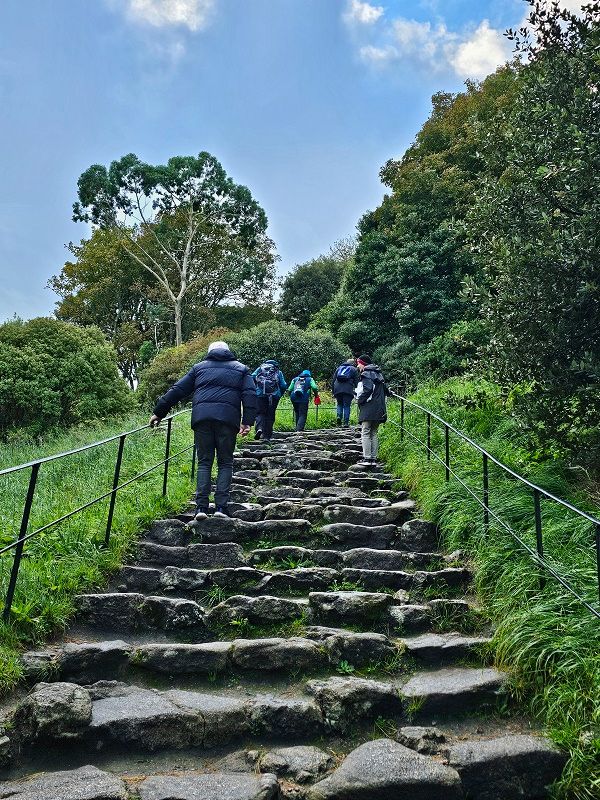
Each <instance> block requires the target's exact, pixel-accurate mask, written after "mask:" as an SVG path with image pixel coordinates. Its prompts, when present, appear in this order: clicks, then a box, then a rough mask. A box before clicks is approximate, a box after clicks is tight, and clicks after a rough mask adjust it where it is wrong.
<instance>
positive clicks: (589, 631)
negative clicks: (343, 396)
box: [382, 379, 600, 800]
mask: <svg viewBox="0 0 600 800" xmlns="http://www.w3.org/2000/svg"><path fill="white" fill-rule="evenodd" d="M411 399H413V400H415V401H416V402H418V403H420V404H422V405H424V406H425V407H427V408H429V409H431V410H432V411H435V412H437V413H438V414H440V416H442V417H443V418H444V419H446V420H448V421H449V422H451V423H452V424H453V425H454V426H455V427H457V428H458V429H459V430H461V431H463V432H464V433H466V434H467V435H469V436H471V438H473V439H474V440H475V441H476V442H478V444H480V445H481V446H483V447H484V448H485V449H487V450H488V451H489V452H490V453H492V454H493V455H494V456H496V457H497V458H498V459H499V460H501V461H503V462H504V463H505V464H507V465H508V466H510V467H512V468H513V469H514V470H515V471H516V472H518V473H520V474H522V475H523V476H524V477H526V478H529V479H530V480H531V481H532V482H534V483H536V484H538V485H540V486H542V487H543V488H545V489H547V490H549V491H550V492H552V493H553V494H556V495H557V496H559V497H562V498H564V499H567V500H570V501H571V502H573V503H574V504H575V505H576V506H579V507H581V508H584V509H587V510H590V511H592V513H593V512H594V509H593V508H591V507H590V501H589V497H586V496H585V495H584V494H583V493H582V492H581V491H578V489H577V487H576V484H575V482H574V480H573V474H572V473H570V472H569V470H568V469H567V467H566V465H565V464H564V463H561V462H560V461H556V460H552V461H551V460H544V461H543V460H536V459H535V457H534V456H532V454H531V453H530V452H529V451H528V448H527V442H526V439H525V436H524V434H523V432H522V431H520V430H519V429H518V428H517V426H516V424H515V423H514V422H513V421H512V420H511V418H510V416H509V414H508V413H507V411H506V409H505V408H504V407H503V403H502V400H501V397H500V392H499V389H498V387H496V386H494V385H493V384H489V383H486V382H483V381H478V382H467V381H460V380H458V379H452V380H449V381H446V382H445V383H443V384H441V385H438V386H435V387H434V386H430V387H428V386H425V387H423V388H421V389H420V390H419V391H418V392H417V393H416V394H415V395H413V396H412V397H411ZM398 411H399V409H398V408H397V407H395V408H392V409H391V415H390V416H391V419H392V420H396V421H397V420H398V416H399V415H398ZM405 424H406V427H408V428H409V430H410V431H411V432H413V433H414V434H415V435H416V436H418V437H419V438H420V439H422V440H425V439H426V423H425V419H424V417H423V416H422V415H421V414H419V413H418V412H416V411H412V410H409V411H407V417H406V423H405ZM432 446H433V448H434V450H435V451H436V452H437V453H438V454H439V455H440V456H442V455H443V452H444V439H443V432H442V431H440V430H437V429H436V428H435V427H434V428H433V431H432ZM382 456H383V457H385V459H386V460H387V462H388V464H389V466H390V467H391V468H392V470H393V471H394V472H395V473H396V474H398V475H399V476H400V477H401V479H402V480H403V482H404V484H405V485H406V486H407V487H408V488H410V489H411V491H412V493H413V496H415V498H416V499H417V500H418V502H419V504H420V506H421V508H422V509H423V512H424V514H425V515H427V517H428V518H430V519H433V520H435V521H437V522H438V523H440V525H441V529H442V532H443V536H444V539H445V546H446V547H447V548H450V549H455V548H461V549H463V550H465V551H466V552H467V553H468V555H469V556H470V557H471V558H472V560H473V562H474V565H475V569H476V581H477V589H478V592H479V595H480V597H481V598H482V602H483V603H484V605H485V609H486V613H487V614H488V615H489V616H490V617H491V619H492V620H493V621H494V623H495V625H496V634H495V637H494V650H495V660H496V663H497V665H498V666H499V667H500V668H506V669H508V670H510V671H511V673H512V681H511V687H512V691H513V693H514V695H515V697H516V699H517V700H519V701H520V702H521V703H522V704H526V705H527V707H528V708H529V710H530V712H531V713H532V714H534V715H535V716H536V717H537V718H538V719H540V720H541V721H542V723H543V724H544V726H545V727H546V728H547V730H548V733H549V735H550V736H551V737H552V738H553V739H554V741H555V742H557V744H559V745H560V746H562V747H564V748H566V749H568V750H569V752H570V754H571V757H570V760H569V763H568V765H567V768H566V770H565V772H564V775H563V779H562V781H561V782H560V784H558V785H557V786H556V787H555V788H554V796H555V797H557V798H558V797H560V798H575V799H576V800H593V798H598V797H600V623H599V621H598V619H596V618H595V617H594V616H593V615H592V614H591V613H590V612H589V611H588V610H586V609H585V607H583V606H582V605H581V604H580V603H579V602H578V601H577V600H576V599H574V598H573V597H572V596H571V595H569V594H568V593H567V592H566V590H564V589H563V588H562V587H561V586H560V584H558V583H557V582H556V581H555V580H553V579H552V578H548V580H547V581H546V583H545V586H544V587H543V588H540V582H539V572H538V568H537V566H536V565H535V564H534V563H533V562H532V560H531V558H530V557H529V556H528V555H527V554H526V553H525V552H524V551H523V550H522V549H521V548H520V546H519V545H518V544H517V543H516V542H515V541H514V540H513V539H512V537H511V536H510V534H509V533H508V532H507V531H506V530H505V529H503V528H502V526H501V525H500V524H499V523H497V522H494V520H493V519H492V522H491V525H490V529H489V533H487V534H486V532H485V529H484V524H483V515H482V510H481V507H480V506H479V505H478V504H477V502H476V500H475V498H473V497H471V496H470V495H469V494H468V492H466V491H465V490H464V488H463V487H461V486H460V484H459V483H458V481H457V480H456V479H451V480H450V481H449V482H446V480H445V475H444V469H443V467H442V466H441V465H439V464H436V462H435V461H433V460H432V461H431V463H428V462H427V460H426V456H425V451H424V449H423V448H422V447H421V446H420V445H418V444H417V443H415V442H414V441H413V440H411V439H410V437H405V439H404V441H403V442H402V441H401V440H400V433H399V429H398V427H397V426H395V425H393V424H388V425H386V426H384V428H383V429H382ZM451 462H452V466H453V469H454V470H456V472H457V474H458V475H459V476H460V478H461V479H462V480H463V481H464V482H465V483H466V484H467V485H468V486H469V487H470V488H471V489H472V490H473V491H475V492H476V493H477V495H478V496H479V497H481V492H482V489H481V486H482V478H481V469H482V467H481V455H480V454H478V453H477V452H476V451H474V450H473V449H472V448H470V447H469V446H468V445H466V444H462V443H461V442H460V441H456V440H455V439H454V437H452V438H451ZM490 506H491V508H492V509H494V511H495V513H496V514H497V515H498V517H499V518H500V519H501V520H502V521H503V522H504V523H506V524H508V525H509V526H510V527H511V528H512V529H513V530H514V531H516V532H517V533H518V534H519V535H520V536H522V537H523V539H524V540H525V541H527V543H528V544H529V545H531V546H533V547H535V528H534V516H533V499H532V495H531V491H530V490H528V489H527V487H524V486H523V485H522V484H519V483H517V482H515V481H514V480H512V479H509V478H507V477H505V475H504V474H502V473H501V471H500V470H499V468H497V467H491V468H490ZM596 514H597V510H596ZM542 520H543V535H544V547H545V555H546V557H547V559H548V560H549V561H550V562H551V563H552V564H553V565H554V566H555V567H556V569H557V570H558V571H559V572H560V573H561V574H562V575H563V576H564V577H566V578H568V579H569V581H570V582H571V583H572V584H573V586H574V587H575V588H576V589H577V590H578V591H579V592H580V594H581V595H582V596H583V597H585V599H586V600H587V601H588V602H590V603H591V604H592V605H595V606H596V607H598V595H597V579H596V565H595V558H594V532H593V530H592V526H591V525H590V524H589V523H587V522H585V520H582V519H581V518H578V517H577V516H576V515H574V514H573V513H571V512H569V511H568V510H565V509H563V508H561V507H560V506H557V505H556V504H554V503H552V502H550V501H542Z"/></svg>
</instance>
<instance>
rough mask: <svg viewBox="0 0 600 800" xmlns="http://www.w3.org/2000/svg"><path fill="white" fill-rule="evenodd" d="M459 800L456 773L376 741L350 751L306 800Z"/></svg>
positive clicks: (398, 746) (384, 741)
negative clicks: (441, 799) (402, 799)
mask: <svg viewBox="0 0 600 800" xmlns="http://www.w3.org/2000/svg"><path fill="white" fill-rule="evenodd" d="M442 797H443V798H444V800H462V798H463V792H462V787H461V783H460V778H459V776H458V773H457V772H456V771H455V770H454V769H452V768H451V767H447V766H445V765H443V764H440V763H439V762H438V761H434V760H433V759H431V758H428V757H427V756H422V755H419V754H418V753H415V752H413V751H412V750H410V749H409V748H407V747H404V746H403V745H401V744H398V742H394V741H392V740H391V739H376V740H375V741H373V742H367V743H366V744H363V745H361V746H360V747H358V748H356V750H353V751H352V752H351V753H349V755H348V756H347V757H346V760H345V761H344V762H343V763H342V765H341V766H340V767H338V769H337V770H336V771H335V772H334V773H333V774H332V775H331V776H329V777H328V778H325V779H324V780H322V781H320V782H319V783H316V784H315V785H314V786H312V787H311V788H310V789H308V791H307V793H306V800H395V799H396V798H397V800H400V799H401V798H406V799H407V800H409V799H410V800H440V798H442Z"/></svg>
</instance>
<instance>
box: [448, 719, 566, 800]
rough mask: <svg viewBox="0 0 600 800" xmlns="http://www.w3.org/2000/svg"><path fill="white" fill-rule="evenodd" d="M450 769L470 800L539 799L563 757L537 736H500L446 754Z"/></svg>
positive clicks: (560, 767)
mask: <svg viewBox="0 0 600 800" xmlns="http://www.w3.org/2000/svg"><path fill="white" fill-rule="evenodd" d="M448 759H449V764H450V766H452V767H454V769H456V770H457V771H458V773H459V774H460V777H461V778H462V782H463V786H464V787H465V791H466V793H467V795H468V796H469V798H473V800H513V799H514V798H517V797H518V798H522V800H539V798H542V797H548V789H547V787H548V786H549V785H550V784H551V783H553V782H554V781H556V780H558V778H560V775H561V773H562V771H563V768H564V766H565V763H566V761H567V756H566V754H564V753H561V752H560V750H558V749H557V748H556V747H554V745H552V744H551V743H550V742H549V741H548V740H547V739H544V738H542V737H538V736H526V735H521V736H518V735H517V736H500V737H497V738H495V739H488V740H481V741H474V742H460V743H459V744H456V745H454V746H453V747H451V748H450V749H449V751H448Z"/></svg>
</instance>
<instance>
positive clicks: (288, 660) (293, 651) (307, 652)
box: [230, 637, 328, 671]
mask: <svg viewBox="0 0 600 800" xmlns="http://www.w3.org/2000/svg"><path fill="white" fill-rule="evenodd" d="M230 658H231V662H232V664H233V665H234V666H235V667H237V668H238V669H250V670H267V671H270V670H280V669H317V668H318V667H321V666H325V664H327V661H328V659H327V656H326V654H325V653H323V651H322V650H321V648H320V647H319V646H318V645H317V644H316V643H315V642H312V641H310V640H309V639H304V638H301V637H290V638H289V639H282V638H273V639H236V640H235V641H234V642H233V643H232V649H231V655H230Z"/></svg>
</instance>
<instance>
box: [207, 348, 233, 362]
mask: <svg viewBox="0 0 600 800" xmlns="http://www.w3.org/2000/svg"><path fill="white" fill-rule="evenodd" d="M206 358H207V360H209V361H236V360H237V359H236V357H235V353H232V352H231V350H228V349H227V348H225V347H215V349H214V350H211V351H210V353H209V354H208V355H207V356H206Z"/></svg>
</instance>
